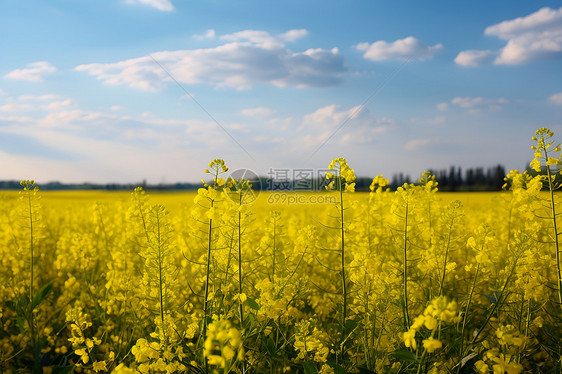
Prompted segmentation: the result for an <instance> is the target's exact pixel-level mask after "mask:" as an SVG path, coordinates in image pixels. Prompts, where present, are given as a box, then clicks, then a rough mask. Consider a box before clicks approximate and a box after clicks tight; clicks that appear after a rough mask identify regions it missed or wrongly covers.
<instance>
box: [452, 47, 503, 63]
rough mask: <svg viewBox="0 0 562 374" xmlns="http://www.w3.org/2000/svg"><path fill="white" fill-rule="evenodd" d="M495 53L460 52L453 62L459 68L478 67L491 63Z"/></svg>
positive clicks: (482, 51) (483, 51) (486, 51)
mask: <svg viewBox="0 0 562 374" xmlns="http://www.w3.org/2000/svg"><path fill="white" fill-rule="evenodd" d="M494 55H495V53H494V52H493V51H490V50H476V49H473V50H469V51H462V52H460V53H459V54H458V55H457V57H455V62H456V63H457V64H459V65H461V66H478V65H482V64H483V63H486V62H489V61H492V59H493V58H494Z"/></svg>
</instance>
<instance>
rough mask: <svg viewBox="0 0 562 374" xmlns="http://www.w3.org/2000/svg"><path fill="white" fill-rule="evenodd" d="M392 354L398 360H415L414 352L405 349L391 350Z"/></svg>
mask: <svg viewBox="0 0 562 374" xmlns="http://www.w3.org/2000/svg"><path fill="white" fill-rule="evenodd" d="M392 355H393V356H394V358H396V359H397V360H399V361H409V362H415V361H417V360H416V356H415V355H414V352H412V351H408V350H405V349H397V350H396V351H393V352H392Z"/></svg>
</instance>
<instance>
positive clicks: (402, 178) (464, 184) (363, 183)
mask: <svg viewBox="0 0 562 374" xmlns="http://www.w3.org/2000/svg"><path fill="white" fill-rule="evenodd" d="M429 171H430V172H431V174H433V175H435V176H436V180H437V182H438V183H439V185H438V188H439V190H440V191H500V190H501V188H502V185H503V184H504V177H505V175H506V170H505V168H504V167H503V166H502V165H496V166H493V167H488V168H483V167H477V168H469V169H466V170H464V171H463V169H462V168H461V167H458V166H451V167H450V168H449V169H448V170H447V169H442V170H431V169H430V170H429ZM528 171H529V172H530V173H531V174H533V175H536V172H534V171H533V170H529V169H528ZM420 174H421V173H420ZM559 178H561V179H562V177H560V176H559ZM418 179H419V177H416V178H411V177H410V176H409V175H405V174H403V173H397V174H394V175H393V176H392V178H390V186H389V187H390V188H391V189H392V190H395V189H396V188H397V187H399V186H401V185H403V184H404V183H417V182H418ZM372 180H373V178H371V177H357V180H356V181H355V183H356V185H355V189H356V190H357V191H369V186H370V185H371V182H372ZM252 184H253V186H254V189H256V190H272V191H279V192H280V191H318V190H322V189H324V185H325V184H326V181H325V180H324V179H319V178H316V179H299V180H281V181H279V180H273V179H271V178H267V177H260V180H257V179H256V180H254V181H252ZM39 186H40V188H41V189H42V190H105V191H115V190H129V191H131V190H133V189H134V188H135V187H137V186H141V187H143V188H144V189H146V190H148V191H173V190H195V189H198V188H201V187H203V185H202V184H201V183H172V184H163V183H162V184H147V183H146V182H142V183H139V184H116V183H109V184H96V183H80V184H69V183H60V182H50V183H46V184H40V185H39ZM20 188H21V187H20V184H19V181H0V190H16V189H20Z"/></svg>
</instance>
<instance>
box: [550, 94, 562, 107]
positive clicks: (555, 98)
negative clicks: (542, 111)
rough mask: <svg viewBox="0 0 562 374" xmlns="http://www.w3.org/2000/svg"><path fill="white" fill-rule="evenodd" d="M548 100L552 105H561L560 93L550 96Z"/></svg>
mask: <svg viewBox="0 0 562 374" xmlns="http://www.w3.org/2000/svg"><path fill="white" fill-rule="evenodd" d="M548 100H549V101H550V102H551V103H554V104H562V92H561V93H557V94H554V95H552V96H551V97H549V98H548Z"/></svg>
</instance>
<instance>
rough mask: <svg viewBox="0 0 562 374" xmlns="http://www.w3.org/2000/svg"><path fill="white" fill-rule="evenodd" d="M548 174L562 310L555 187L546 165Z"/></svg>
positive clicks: (546, 154) (561, 306)
mask: <svg viewBox="0 0 562 374" xmlns="http://www.w3.org/2000/svg"><path fill="white" fill-rule="evenodd" d="M544 159H545V160H547V161H548V152H547V150H546V148H544ZM546 174H547V177H548V189H549V191H550V207H551V209H552V223H553V226H554V227H553V229H554V245H555V247H556V270H557V276H558V282H557V286H558V303H559V305H560V308H562V270H561V268H560V246H559V244H558V226H557V224H556V208H555V205H554V187H553V186H552V174H551V172H550V166H549V165H546Z"/></svg>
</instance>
